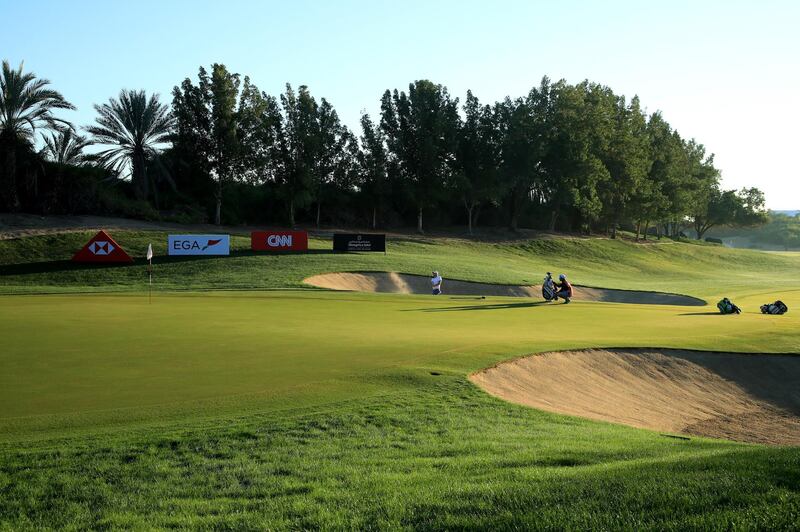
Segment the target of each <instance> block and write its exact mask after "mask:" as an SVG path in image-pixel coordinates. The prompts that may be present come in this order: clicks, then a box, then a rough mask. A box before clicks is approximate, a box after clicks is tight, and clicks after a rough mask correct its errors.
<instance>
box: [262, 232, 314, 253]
mask: <svg viewBox="0 0 800 532" xmlns="http://www.w3.org/2000/svg"><path fill="white" fill-rule="evenodd" d="M250 245H251V247H252V248H253V251H307V250H308V233H307V232H305V231H253V232H252V233H250Z"/></svg>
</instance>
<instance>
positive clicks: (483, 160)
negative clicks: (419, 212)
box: [454, 91, 501, 234]
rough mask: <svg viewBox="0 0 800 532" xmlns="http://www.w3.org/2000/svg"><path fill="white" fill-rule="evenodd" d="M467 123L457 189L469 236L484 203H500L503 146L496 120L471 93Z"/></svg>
mask: <svg viewBox="0 0 800 532" xmlns="http://www.w3.org/2000/svg"><path fill="white" fill-rule="evenodd" d="M464 114H465V118H464V123H463V124H462V126H461V128H460V129H459V138H458V151H457V154H456V155H457V157H456V168H457V171H456V172H455V175H454V177H455V189H456V190H457V191H458V193H459V194H460V195H461V199H462V201H463V203H464V208H465V209H466V211H467V227H468V229H469V234H472V229H473V226H474V224H475V219H476V217H477V214H478V212H477V210H478V209H480V207H481V206H482V205H483V204H486V203H495V204H496V203H497V201H498V199H499V195H500V182H499V171H498V170H499V167H500V160H501V151H500V148H501V145H500V135H499V128H498V127H497V117H496V115H495V113H494V111H493V109H492V108H491V107H490V106H488V105H485V106H482V105H481V104H480V101H479V100H478V98H476V97H475V96H474V95H473V94H472V92H471V91H467V98H466V101H465V103H464Z"/></svg>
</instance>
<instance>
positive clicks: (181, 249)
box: [167, 235, 231, 255]
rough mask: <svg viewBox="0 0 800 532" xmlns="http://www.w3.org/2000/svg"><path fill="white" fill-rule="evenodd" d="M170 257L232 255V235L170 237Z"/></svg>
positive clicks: (168, 249) (168, 239) (168, 248)
mask: <svg viewBox="0 0 800 532" xmlns="http://www.w3.org/2000/svg"><path fill="white" fill-rule="evenodd" d="M167 252H168V254H169V255H230V254H231V237H230V235H169V237H168V238H167Z"/></svg>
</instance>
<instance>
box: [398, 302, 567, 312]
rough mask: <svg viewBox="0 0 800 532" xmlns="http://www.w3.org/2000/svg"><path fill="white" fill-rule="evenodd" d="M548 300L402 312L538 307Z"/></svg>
mask: <svg viewBox="0 0 800 532" xmlns="http://www.w3.org/2000/svg"><path fill="white" fill-rule="evenodd" d="M549 304H551V302H550V301H531V302H525V303H495V304H491V305H462V306H458V307H436V308H420V309H408V310H403V311H402V312H461V311H469V310H504V309H515V308H529V307H538V306H540V305H549Z"/></svg>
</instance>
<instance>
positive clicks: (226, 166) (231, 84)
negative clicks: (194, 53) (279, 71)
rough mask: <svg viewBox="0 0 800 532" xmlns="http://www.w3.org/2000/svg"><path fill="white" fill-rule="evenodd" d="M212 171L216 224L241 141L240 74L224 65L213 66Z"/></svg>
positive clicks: (233, 173)
mask: <svg viewBox="0 0 800 532" xmlns="http://www.w3.org/2000/svg"><path fill="white" fill-rule="evenodd" d="M209 89H210V91H211V141H212V149H211V161H210V162H211V174H212V176H213V177H214V179H215V181H216V185H217V186H216V191H215V193H214V199H215V200H216V209H215V211H214V213H215V214H214V223H215V224H217V225H220V224H221V223H222V198H223V189H224V184H225V183H229V182H231V181H233V180H234V179H235V170H236V167H237V155H238V153H239V142H238V139H237V135H236V133H237V116H236V106H237V99H238V95H239V74H233V73H231V72H229V71H228V69H227V68H226V67H225V65H221V64H218V63H214V64H213V65H212V67H211V85H210V87H209Z"/></svg>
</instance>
